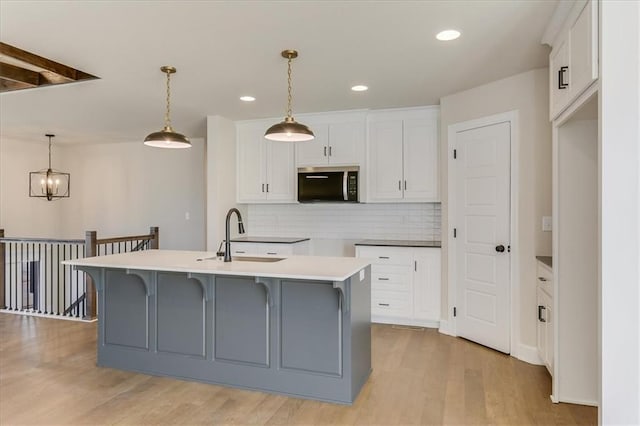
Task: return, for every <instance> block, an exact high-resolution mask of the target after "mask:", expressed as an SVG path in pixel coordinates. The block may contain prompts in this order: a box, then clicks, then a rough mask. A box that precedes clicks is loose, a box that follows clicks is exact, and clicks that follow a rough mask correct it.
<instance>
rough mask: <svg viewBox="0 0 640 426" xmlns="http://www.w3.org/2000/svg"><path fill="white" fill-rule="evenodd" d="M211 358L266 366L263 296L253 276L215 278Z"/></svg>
mask: <svg viewBox="0 0 640 426" xmlns="http://www.w3.org/2000/svg"><path fill="white" fill-rule="evenodd" d="M214 302H215V307H214V320H213V321H214V327H215V331H214V339H213V342H214V358H215V360H216V361H219V362H224V361H228V362H232V363H245V364H252V365H259V366H263V367H268V366H269V344H270V340H271V339H270V328H271V321H270V318H269V316H270V315H269V306H268V303H267V302H268V300H267V294H266V291H265V288H264V287H263V285H261V284H259V283H256V280H255V278H254V277H229V276H218V277H216V279H215V297H214Z"/></svg>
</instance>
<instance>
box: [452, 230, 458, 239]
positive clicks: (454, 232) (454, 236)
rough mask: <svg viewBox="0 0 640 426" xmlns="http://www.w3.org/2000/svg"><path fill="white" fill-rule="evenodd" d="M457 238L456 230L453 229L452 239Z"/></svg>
mask: <svg viewBox="0 0 640 426" xmlns="http://www.w3.org/2000/svg"><path fill="white" fill-rule="evenodd" d="M457 236H458V230H457V229H456V228H453V238H456V237H457Z"/></svg>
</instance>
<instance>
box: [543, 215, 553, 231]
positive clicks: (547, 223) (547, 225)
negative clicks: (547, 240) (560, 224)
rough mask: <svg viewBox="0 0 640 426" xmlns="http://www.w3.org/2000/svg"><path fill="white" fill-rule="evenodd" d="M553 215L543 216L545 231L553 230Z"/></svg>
mask: <svg viewBox="0 0 640 426" xmlns="http://www.w3.org/2000/svg"><path fill="white" fill-rule="evenodd" d="M552 223H553V222H552V220H551V216H542V230H543V231H545V232H551V224H552Z"/></svg>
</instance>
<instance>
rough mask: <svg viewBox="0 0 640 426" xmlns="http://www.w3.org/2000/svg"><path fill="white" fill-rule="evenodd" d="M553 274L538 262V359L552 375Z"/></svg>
mask: <svg viewBox="0 0 640 426" xmlns="http://www.w3.org/2000/svg"><path fill="white" fill-rule="evenodd" d="M552 278H553V275H552V272H551V269H549V268H548V267H547V266H546V265H544V264H543V263H541V262H538V268H537V282H538V286H537V289H536V301H537V315H538V321H537V323H536V324H537V346H538V355H539V356H540V359H541V360H542V362H543V363H544V365H545V366H546V367H547V370H549V373H550V374H551V375H553V346H554V345H553V334H554V332H553V326H554V324H553V321H554V317H553V297H552V295H553V281H552Z"/></svg>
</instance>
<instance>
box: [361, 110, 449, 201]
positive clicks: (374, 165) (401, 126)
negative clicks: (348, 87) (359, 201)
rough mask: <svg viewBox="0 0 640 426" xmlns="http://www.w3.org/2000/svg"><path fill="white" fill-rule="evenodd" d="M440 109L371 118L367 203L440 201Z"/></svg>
mask: <svg viewBox="0 0 640 426" xmlns="http://www.w3.org/2000/svg"><path fill="white" fill-rule="evenodd" d="M438 119H439V109H438V108H437V107H429V108H421V109H408V110H394V111H379V112H375V113H371V114H370V115H369V118H368V125H367V126H368V146H367V148H368V163H367V164H368V167H367V170H368V189H369V193H368V197H367V201H368V202H393V201H402V202H430V201H439V168H438V152H439V151H438V145H439V137H438Z"/></svg>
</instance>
